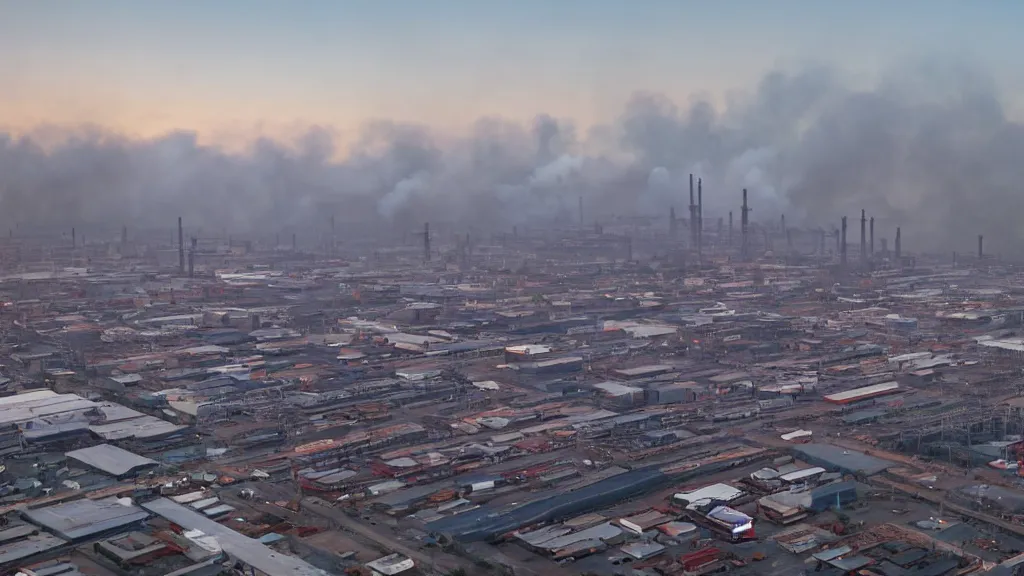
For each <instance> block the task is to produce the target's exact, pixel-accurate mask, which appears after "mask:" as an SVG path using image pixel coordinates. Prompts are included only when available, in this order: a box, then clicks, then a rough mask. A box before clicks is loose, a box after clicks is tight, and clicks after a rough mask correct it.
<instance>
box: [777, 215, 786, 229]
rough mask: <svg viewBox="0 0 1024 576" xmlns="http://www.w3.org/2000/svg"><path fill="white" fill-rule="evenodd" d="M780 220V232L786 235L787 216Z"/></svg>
mask: <svg viewBox="0 0 1024 576" xmlns="http://www.w3.org/2000/svg"><path fill="white" fill-rule="evenodd" d="M780 220H781V221H780V222H779V231H781V232H782V233H785V232H786V215H785V214H783V215H782V217H781V219H780Z"/></svg>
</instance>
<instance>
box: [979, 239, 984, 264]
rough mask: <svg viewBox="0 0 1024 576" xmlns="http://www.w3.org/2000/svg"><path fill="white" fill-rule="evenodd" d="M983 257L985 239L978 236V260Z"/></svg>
mask: <svg viewBox="0 0 1024 576" xmlns="http://www.w3.org/2000/svg"><path fill="white" fill-rule="evenodd" d="M984 257H985V237H984V236H982V235H981V234H978V260H981V259H982V258H984Z"/></svg>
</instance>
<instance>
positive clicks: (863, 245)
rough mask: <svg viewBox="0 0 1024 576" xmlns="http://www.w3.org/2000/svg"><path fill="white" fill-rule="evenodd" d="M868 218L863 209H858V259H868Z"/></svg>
mask: <svg viewBox="0 0 1024 576" xmlns="http://www.w3.org/2000/svg"><path fill="white" fill-rule="evenodd" d="M867 234H868V218H867V213H866V211H865V210H861V211H860V261H861V262H864V261H865V260H867V259H868V237H867Z"/></svg>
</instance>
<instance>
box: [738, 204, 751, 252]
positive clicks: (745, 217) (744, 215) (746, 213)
mask: <svg viewBox="0 0 1024 576" xmlns="http://www.w3.org/2000/svg"><path fill="white" fill-rule="evenodd" d="M749 223H750V207H749V206H748V205H747V189H746V188H744V189H743V207H742V209H741V211H740V234H742V238H741V240H740V241H741V242H742V245H741V248H740V253H741V254H742V255H743V258H744V259H746V258H747V255H748V254H747V253H748V249H749V245H748V238H747V232H748V230H747V226H748V224H749Z"/></svg>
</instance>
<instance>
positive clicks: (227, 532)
mask: <svg viewBox="0 0 1024 576" xmlns="http://www.w3.org/2000/svg"><path fill="white" fill-rule="evenodd" d="M142 507H143V508H145V509H147V510H149V511H150V512H152V513H154V514H156V515H158V516H162V517H163V518H166V519H167V520H169V521H171V522H174V523H175V524H177V525H178V526H181V527H183V528H186V529H188V530H201V531H202V532H203V533H204V534H207V535H209V536H213V537H214V538H216V539H217V542H218V543H219V544H220V545H221V547H222V548H223V549H224V551H225V552H227V553H228V554H229V555H230V556H231V557H232V558H236V559H238V560H240V561H242V562H244V563H245V564H248V565H249V566H252V567H253V568H256V569H257V570H259V571H261V572H264V573H266V574H273V575H274V576H330V574H329V573H328V572H325V571H324V570H321V569H319V568H316V567H315V566H313V565H312V564H309V563H308V562H306V561H305V560H302V559H300V558H296V557H294V556H289V555H287V554H281V553H279V552H275V551H274V550H272V549H270V548H267V547H266V546H264V545H263V544H261V543H260V542H259V541H258V540H253V539H252V538H249V537H247V536H243V535H242V534H239V533H238V532H235V531H234V530H232V529H230V528H228V527H227V526H224V525H223V524H220V523H218V522H215V521H213V520H211V519H209V518H206V517H204V516H203V515H202V514H199V513H196V512H194V511H192V510H189V509H188V508H185V507H184V506H181V505H180V504H176V503H174V502H172V501H171V500H168V499H167V498H158V499H156V500H152V501H150V502H146V503H145V504H142Z"/></svg>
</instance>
